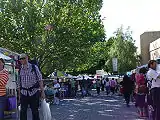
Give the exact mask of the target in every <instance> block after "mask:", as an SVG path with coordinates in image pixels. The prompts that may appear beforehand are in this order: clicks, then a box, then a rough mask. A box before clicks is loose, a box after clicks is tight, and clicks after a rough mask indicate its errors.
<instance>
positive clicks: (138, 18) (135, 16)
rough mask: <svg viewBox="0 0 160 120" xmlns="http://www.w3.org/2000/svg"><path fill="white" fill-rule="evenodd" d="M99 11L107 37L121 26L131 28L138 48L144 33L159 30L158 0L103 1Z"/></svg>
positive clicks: (159, 2) (159, 10) (159, 8)
mask: <svg viewBox="0 0 160 120" xmlns="http://www.w3.org/2000/svg"><path fill="white" fill-rule="evenodd" d="M103 2H104V4H103V7H102V9H101V11H100V13H101V15H102V17H106V19H105V20H104V26H105V30H106V33H107V37H110V36H111V35H112V33H113V32H114V31H115V30H116V29H117V28H118V27H120V26H121V25H123V26H124V27H128V26H130V27H131V30H132V31H133V38H134V39H135V40H136V45H137V46H139V37H140V34H142V33H143V32H145V31H153V30H154V31H158V30H160V16H159V14H160V7H159V5H160V1H159V0H103Z"/></svg>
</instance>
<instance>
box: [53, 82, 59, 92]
mask: <svg viewBox="0 0 160 120" xmlns="http://www.w3.org/2000/svg"><path fill="white" fill-rule="evenodd" d="M54 88H60V84H59V83H56V84H54ZM55 92H58V90H57V89H55Z"/></svg>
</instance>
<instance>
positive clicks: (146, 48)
mask: <svg viewBox="0 0 160 120" xmlns="http://www.w3.org/2000/svg"><path fill="white" fill-rule="evenodd" d="M158 38H160V31H151V32H144V33H143V34H141V35H140V51H141V64H142V65H144V64H147V63H148V61H149V60H150V59H152V58H153V54H155V53H154V51H155V50H156V49H154V48H152V50H150V43H152V42H153V41H155V40H157V39H158ZM156 54H157V53H156ZM151 56H152V57H151Z"/></svg>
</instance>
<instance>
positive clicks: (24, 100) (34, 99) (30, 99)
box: [20, 92, 40, 120]
mask: <svg viewBox="0 0 160 120" xmlns="http://www.w3.org/2000/svg"><path fill="white" fill-rule="evenodd" d="M28 105H29V106H30V108H31V110H32V120H40V118H39V111H38V108H39V92H37V93H36V94H34V95H33V96H24V95H21V111H20V120H27V108H28Z"/></svg>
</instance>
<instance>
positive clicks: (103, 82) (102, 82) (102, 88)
mask: <svg viewBox="0 0 160 120" xmlns="http://www.w3.org/2000/svg"><path fill="white" fill-rule="evenodd" d="M105 82H106V81H105V78H103V79H102V80H101V86H102V87H101V90H102V91H104V87H105Z"/></svg>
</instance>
